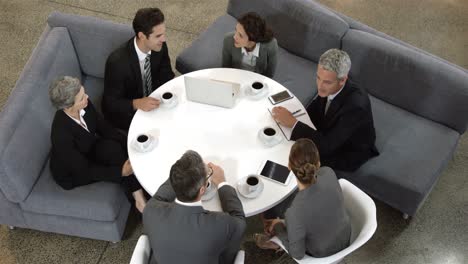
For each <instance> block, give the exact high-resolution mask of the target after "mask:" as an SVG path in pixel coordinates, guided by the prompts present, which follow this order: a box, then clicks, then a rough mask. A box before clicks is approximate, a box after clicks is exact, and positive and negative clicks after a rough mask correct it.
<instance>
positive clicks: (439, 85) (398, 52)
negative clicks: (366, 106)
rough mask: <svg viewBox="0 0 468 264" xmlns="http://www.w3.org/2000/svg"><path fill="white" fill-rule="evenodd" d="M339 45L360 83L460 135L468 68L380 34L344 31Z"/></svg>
mask: <svg viewBox="0 0 468 264" xmlns="http://www.w3.org/2000/svg"><path fill="white" fill-rule="evenodd" d="M343 50H345V51H346V52H348V53H349V55H350V57H351V61H352V66H351V72H350V75H351V77H352V78H353V80H355V81H356V82H357V83H358V85H359V86H360V87H361V88H364V89H366V90H367V91H368V92H369V93H370V94H372V95H374V96H375V97H377V98H380V99H382V100H384V101H386V102H388V103H390V104H393V105H396V106H398V107H401V108H403V109H405V110H407V111H409V112H412V113H414V114H417V115H420V116H422V117H425V118H428V119H430V120H433V121H435V122H439V123H441V124H444V125H446V126H449V127H451V128H453V129H455V130H457V131H458V132H459V133H460V134H463V133H464V132H465V130H466V127H467V124H468V119H467V118H466V117H467V116H468V103H467V102H468V72H467V71H466V70H464V69H462V68H460V67H458V66H455V65H450V64H449V63H447V62H445V61H443V60H441V59H438V58H436V57H433V56H428V55H426V54H424V53H421V52H418V51H417V50H414V49H411V48H409V47H405V46H402V45H399V44H398V43H394V42H392V41H389V40H387V39H384V38H382V37H378V36H375V35H372V34H370V33H367V32H363V31H359V30H349V32H348V33H347V34H346V35H345V37H344V38H343Z"/></svg>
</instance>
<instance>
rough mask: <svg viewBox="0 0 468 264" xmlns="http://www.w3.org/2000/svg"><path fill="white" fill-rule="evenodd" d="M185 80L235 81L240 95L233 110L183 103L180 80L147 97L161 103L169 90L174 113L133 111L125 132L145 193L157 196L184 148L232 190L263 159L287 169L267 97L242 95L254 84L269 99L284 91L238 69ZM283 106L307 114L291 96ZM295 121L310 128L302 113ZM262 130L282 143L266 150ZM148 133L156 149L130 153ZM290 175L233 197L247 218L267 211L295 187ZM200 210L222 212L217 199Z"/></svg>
mask: <svg viewBox="0 0 468 264" xmlns="http://www.w3.org/2000/svg"><path fill="white" fill-rule="evenodd" d="M187 76H194V77H203V78H212V79H216V80H224V81H230V82H237V83H240V84H241V89H240V90H241V91H240V93H239V96H238V99H237V102H236V105H235V106H234V107H233V108H230V109H228V108H222V107H218V106H212V105H206V104H200V103H196V102H192V101H188V100H187V98H186V96H185V84H184V76H179V77H177V78H175V79H173V80H171V81H169V82H167V83H166V84H164V85H162V86H161V87H159V88H158V89H157V90H156V91H154V92H153V93H152V94H151V96H152V97H155V98H160V95H161V94H162V93H164V92H166V91H171V92H172V93H173V94H175V95H176V96H177V100H178V104H177V105H176V106H175V107H173V108H164V107H160V108H158V109H155V110H153V111H150V112H144V111H140V110H138V111H137V113H136V114H135V116H134V118H133V120H132V123H131V126H130V130H129V133H128V152H129V157H130V161H131V163H132V167H133V169H134V172H135V175H136V177H137V178H138V180H139V181H140V183H141V185H142V186H143V188H145V190H146V191H147V192H148V193H150V194H151V195H153V194H154V193H156V191H157V189H158V188H159V186H160V185H161V184H162V183H164V182H165V181H166V180H167V179H168V177H169V171H170V168H171V166H172V165H173V164H174V163H175V162H176V161H177V160H178V159H179V158H180V157H181V156H182V154H183V153H184V152H185V151H187V150H189V149H191V150H194V151H197V152H198V153H199V154H200V155H201V156H202V157H203V159H204V161H205V162H213V163H215V164H217V165H220V166H221V167H222V168H223V169H224V172H225V176H226V181H227V182H228V183H230V184H231V185H232V186H233V187H234V188H236V185H237V182H238V181H239V180H240V179H242V178H244V177H246V176H247V175H249V174H257V173H259V172H260V171H259V169H260V167H261V164H262V163H263V162H264V161H265V160H267V159H268V160H271V161H274V162H276V163H279V164H282V165H285V166H287V164H288V155H289V151H290V148H291V146H292V144H293V143H294V142H293V141H288V140H287V139H286V138H284V136H283V134H282V133H281V131H280V130H279V129H278V126H277V124H276V123H275V121H274V120H273V118H272V117H271V115H270V113H269V111H268V108H270V109H271V108H272V107H273V106H272V105H271V103H270V101H269V100H268V96H264V97H262V98H253V97H252V96H251V95H250V94H249V93H246V89H249V88H248V86H249V85H250V84H252V83H253V82H254V81H261V82H264V83H267V84H268V87H269V88H268V95H271V94H274V93H277V92H280V91H283V90H287V89H286V88H285V87H283V86H282V85H281V84H279V83H277V82H276V81H274V80H272V79H270V78H268V77H265V76H262V75H259V74H256V73H253V72H249V71H244V70H238V69H228V68H215V69H205V70H200V71H195V72H191V73H188V74H187ZM283 104H287V105H288V106H289V108H291V107H294V108H295V109H301V111H302V113H307V112H306V111H305V109H304V107H303V106H302V104H301V103H300V102H299V100H298V99H297V98H295V97H294V98H293V99H291V100H288V101H286V102H284V103H283ZM279 105H282V104H279ZM290 110H291V111H293V110H294V109H290ZM299 119H300V120H301V121H303V122H305V123H306V124H308V125H310V126H312V123H311V121H310V119H309V118H308V116H307V114H305V115H303V116H302V117H301V118H299ZM265 126H271V127H274V128H276V129H277V131H278V132H279V133H280V134H281V137H282V138H283V140H282V141H281V143H279V144H278V145H276V146H273V147H270V148H269V147H266V146H264V145H263V143H262V142H261V141H260V140H259V138H258V136H257V134H258V131H259V130H260V129H262V128H263V127H265ZM147 132H150V134H157V135H158V145H157V146H156V147H155V148H154V149H153V150H151V151H150V152H146V153H141V152H138V151H135V149H134V148H133V147H132V141H133V140H134V139H135V138H136V137H137V136H138V135H139V134H142V133H147ZM290 176H291V181H290V182H289V184H288V185H287V186H284V185H281V184H278V183H275V182H272V181H270V180H268V179H264V178H262V181H263V183H264V189H263V192H262V193H261V194H260V195H259V196H258V197H256V198H254V199H248V198H245V197H243V196H242V195H240V194H239V193H238V196H239V198H240V200H241V202H242V205H243V207H244V212H245V214H246V216H251V215H255V214H258V213H261V212H263V211H265V210H268V209H269V208H271V207H273V206H274V205H276V204H278V203H279V202H281V201H282V200H283V199H285V198H286V197H287V196H288V195H289V194H290V193H291V192H293V191H294V189H295V188H296V185H297V183H296V179H295V177H294V175H292V174H291V175H290ZM236 189H237V188H236ZM203 207H204V208H205V209H207V210H212V211H222V209H221V204H220V201H219V197H218V195H217V194H216V195H215V197H214V198H213V199H211V200H209V201H204V202H203Z"/></svg>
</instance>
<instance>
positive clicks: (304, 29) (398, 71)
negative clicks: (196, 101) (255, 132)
mask: <svg viewBox="0 0 468 264" xmlns="http://www.w3.org/2000/svg"><path fill="white" fill-rule="evenodd" d="M249 11H255V12H257V13H259V14H260V15H262V16H263V17H265V18H266V20H267V22H268V24H269V25H270V26H271V27H272V29H273V31H274V33H275V36H276V38H277V40H278V44H279V46H280V48H279V56H278V67H277V70H276V73H275V75H274V77H273V79H274V80H276V81H278V82H279V83H281V84H283V85H284V86H285V87H287V88H288V89H290V90H291V91H292V92H293V93H294V94H295V95H296V96H297V97H298V98H299V99H300V100H301V102H302V103H303V104H304V105H306V104H307V103H308V102H309V101H310V100H311V99H312V98H313V97H314V96H315V95H316V90H317V88H316V83H315V77H316V74H315V72H316V69H317V61H318V58H319V57H320V55H321V54H322V53H323V52H324V51H326V50H328V49H330V48H340V49H343V50H345V51H346V52H347V53H348V54H349V55H350V57H351V61H352V67H351V72H350V78H352V79H353V80H354V81H355V82H356V83H357V84H358V86H359V87H360V88H362V89H365V90H366V91H367V92H368V93H369V96H370V99H371V104H372V111H373V114H374V122H375V128H376V134H377V140H376V146H377V148H378V150H379V152H380V155H379V156H378V157H375V158H373V159H371V160H369V161H368V162H367V163H365V164H364V165H363V166H362V167H361V168H359V169H358V170H357V171H355V172H353V173H344V172H337V173H338V175H339V176H340V177H343V178H346V179H348V180H349V181H351V182H352V183H354V184H356V185H357V186H359V187H360V188H361V189H363V190H364V191H365V192H367V193H368V194H370V195H371V196H373V197H375V198H377V199H379V200H381V201H383V202H385V203H387V204H388V205H390V206H392V207H394V208H396V209H398V210H400V211H401V212H403V213H404V216H405V217H406V216H408V215H414V214H415V213H416V211H417V210H418V208H419V207H420V206H421V205H422V204H423V202H424V200H425V199H426V198H427V196H428V194H429V193H430V191H431V190H432V188H433V187H434V185H435V184H436V182H437V179H438V177H439V176H440V174H441V172H442V170H443V169H444V167H445V166H446V165H447V162H448V161H449V160H450V158H451V157H452V155H453V152H454V150H455V148H456V146H457V143H458V140H459V138H460V136H461V134H463V133H464V132H465V131H466V128H467V123H468V73H467V71H466V70H465V69H463V68H460V67H458V66H456V65H453V64H451V63H449V62H447V61H444V60H442V59H440V58H438V57H436V56H434V55H431V54H429V53H427V52H424V51H422V50H419V49H417V48H415V47H413V46H411V45H409V44H406V43H404V42H402V41H399V40H397V39H395V38H392V37H390V36H387V35H385V34H383V33H381V32H378V31H376V30H374V29H372V28H370V27H368V26H366V25H363V24H361V23H359V22H357V21H354V20H353V19H351V18H349V17H346V16H344V15H341V14H339V13H336V12H334V11H332V10H330V9H328V8H326V7H324V6H322V5H320V4H318V3H316V2H314V1H312V0H288V1H283V0H230V1H229V5H228V8H227V14H226V15H223V16H221V17H219V18H218V19H217V20H216V21H215V22H214V23H213V24H212V25H211V26H210V27H209V28H208V29H207V30H206V31H205V32H203V33H202V34H201V35H200V36H199V38H198V39H196V40H195V41H194V42H193V43H192V45H191V46H190V47H188V48H187V49H185V50H184V51H183V52H182V53H181V54H180V55H179V56H178V58H177V61H176V68H177V70H179V71H180V72H181V73H187V72H190V71H194V70H199V69H204V68H213V67H221V57H222V54H221V50H222V43H223V36H224V34H225V33H226V32H229V31H233V30H234V27H235V24H236V18H237V17H239V16H240V15H242V14H243V13H246V12H249ZM213 51H214V52H213ZM201 54H206V56H203V55H201Z"/></svg>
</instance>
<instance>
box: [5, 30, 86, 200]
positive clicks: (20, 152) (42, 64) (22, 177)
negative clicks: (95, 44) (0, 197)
mask: <svg viewBox="0 0 468 264" xmlns="http://www.w3.org/2000/svg"><path fill="white" fill-rule="evenodd" d="M60 75H71V76H76V77H81V70H80V66H79V63H78V58H77V56H76V53H75V50H74V48H73V44H72V41H71V39H70V36H69V34H68V31H67V29H66V28H50V27H49V26H47V27H46V30H45V31H44V33H43V34H42V36H41V39H40V41H39V44H38V45H37V46H36V48H35V49H34V51H33V54H32V55H31V57H30V59H29V61H28V62H27V64H26V66H25V68H24V70H23V72H22V74H21V76H20V78H19V80H18V82H17V83H16V85H15V87H14V88H13V90H12V92H11V95H10V97H9V98H8V101H7V103H6V105H5V106H4V109H3V110H2V112H1V113H0V189H1V190H2V192H3V193H4V194H5V196H6V197H7V198H8V199H9V200H10V201H12V202H21V201H23V200H24V199H26V197H27V196H28V195H29V193H30V191H31V189H32V188H33V186H34V184H35V182H36V180H37V178H38V177H39V175H40V173H41V171H42V170H43V169H44V164H46V161H47V159H48V155H49V152H50V127H51V123H52V119H53V117H54V113H55V109H54V108H53V107H52V105H51V103H50V100H49V97H48V89H49V85H50V83H51V81H52V80H53V79H55V78H56V77H57V76H60Z"/></svg>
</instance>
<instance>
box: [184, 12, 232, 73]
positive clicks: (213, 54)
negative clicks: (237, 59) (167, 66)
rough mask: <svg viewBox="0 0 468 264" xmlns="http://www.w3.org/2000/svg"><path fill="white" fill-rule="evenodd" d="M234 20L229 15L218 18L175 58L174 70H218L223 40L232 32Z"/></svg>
mask: <svg viewBox="0 0 468 264" xmlns="http://www.w3.org/2000/svg"><path fill="white" fill-rule="evenodd" d="M235 26H236V19H235V18H233V17H232V16H230V15H224V16H221V17H219V18H218V19H216V20H215V22H213V24H212V25H211V26H210V27H208V29H206V30H205V31H204V32H203V33H202V34H201V35H200V36H199V37H198V38H197V39H196V40H194V41H193V42H192V44H191V45H190V46H189V47H188V48H186V49H184V51H182V53H180V54H179V56H177V59H176V69H177V70H178V71H179V72H180V73H182V74H185V73H188V72H191V71H196V70H201V69H207V68H219V67H221V65H222V58H223V39H224V35H226V33H228V32H230V31H233V30H234V29H235Z"/></svg>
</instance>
